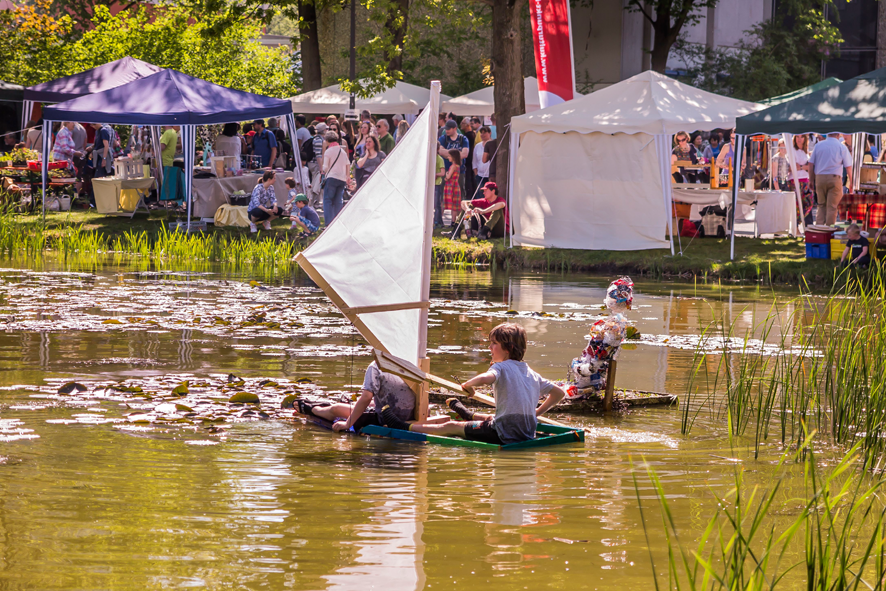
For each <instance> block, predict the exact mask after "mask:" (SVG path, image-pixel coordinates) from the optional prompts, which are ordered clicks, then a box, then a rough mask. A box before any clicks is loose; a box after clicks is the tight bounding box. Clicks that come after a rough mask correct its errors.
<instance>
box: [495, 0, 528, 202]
mask: <svg viewBox="0 0 886 591" xmlns="http://www.w3.org/2000/svg"><path fill="white" fill-rule="evenodd" d="M528 16H529V12H528V9H527V5H526V2H525V1H524V0H493V4H492V75H493V77H494V79H495V91H494V94H493V97H494V100H495V126H496V130H497V132H498V146H499V147H498V156H497V157H496V160H495V181H496V183H497V184H498V189H499V190H498V193H499V195H501V196H503V197H504V198H505V199H507V198H508V164H509V163H508V152H509V148H510V145H509V144H510V127H509V126H510V123H511V117H515V116H517V115H522V114H523V113H525V112H526V103H525V97H524V96H523V52H522V45H521V34H520V25H521V24H522V21H523V20H525V19H526V18H528Z"/></svg>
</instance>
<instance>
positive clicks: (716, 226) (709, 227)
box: [698, 205, 729, 238]
mask: <svg viewBox="0 0 886 591" xmlns="http://www.w3.org/2000/svg"><path fill="white" fill-rule="evenodd" d="M700 213H701V227H700V228H699V229H698V233H699V236H701V237H702V238H704V237H706V236H707V237H713V236H716V237H717V238H725V237H726V228H727V226H728V225H729V219H728V215H727V214H728V212H727V210H725V209H724V208H722V207H720V206H719V205H709V206H707V207H705V208H703V209H702V210H701V212H700Z"/></svg>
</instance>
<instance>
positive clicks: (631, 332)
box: [626, 326, 640, 341]
mask: <svg viewBox="0 0 886 591" xmlns="http://www.w3.org/2000/svg"><path fill="white" fill-rule="evenodd" d="M626 334H627V337H628V340H631V341H636V340H639V338H640V331H639V330H638V329H637V327H636V326H629V327H628V329H627V331H626Z"/></svg>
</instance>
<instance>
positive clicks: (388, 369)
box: [372, 349, 569, 428]
mask: <svg viewBox="0 0 886 591" xmlns="http://www.w3.org/2000/svg"><path fill="white" fill-rule="evenodd" d="M372 354H373V356H374V357H375V362H376V363H377V364H378V368H379V369H380V370H381V371H383V372H385V373H391V374H394V375H395V376H400V377H401V378H403V379H404V380H411V381H413V382H430V383H432V384H436V385H438V386H440V387H441V388H446V389H447V390H451V391H453V392H455V393H457V394H461V395H462V396H467V397H468V398H473V399H474V400H476V401H477V402H479V403H481V404H485V405H486V406H490V407H492V408H495V399H494V398H492V397H491V396H486V395H485V394H477V393H476V392H475V393H474V394H473V395H472V394H468V393H467V392H466V391H465V389H464V388H462V387H461V384H457V383H455V382H450V381H449V380H445V379H443V378H441V377H438V376H435V375H433V374H430V373H427V372H425V371H422V370H421V369H419V367H418V366H417V365H415V364H414V363H410V362H409V361H406V360H405V359H400V358H399V357H394V356H393V355H391V354H390V353H385V352H384V351H380V350H378V349H373V350H372ZM538 422H539V423H544V424H545V425H554V426H556V427H567V428H569V426H568V425H564V424H563V423H560V422H558V421H555V420H554V419H549V418H548V417H544V416H541V417H538Z"/></svg>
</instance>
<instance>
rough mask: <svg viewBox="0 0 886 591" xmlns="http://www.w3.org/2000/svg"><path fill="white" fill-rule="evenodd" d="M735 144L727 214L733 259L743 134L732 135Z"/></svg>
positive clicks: (732, 259)
mask: <svg viewBox="0 0 886 591" xmlns="http://www.w3.org/2000/svg"><path fill="white" fill-rule="evenodd" d="M733 141H734V142H735V145H734V146H733V150H734V152H733V155H732V212H731V213H730V214H729V220H730V227H731V234H730V237H729V260H730V261H734V260H735V207H736V205H737V204H738V191H739V188H740V186H741V157H742V155H743V154H744V136H743V135H735V136H733Z"/></svg>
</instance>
